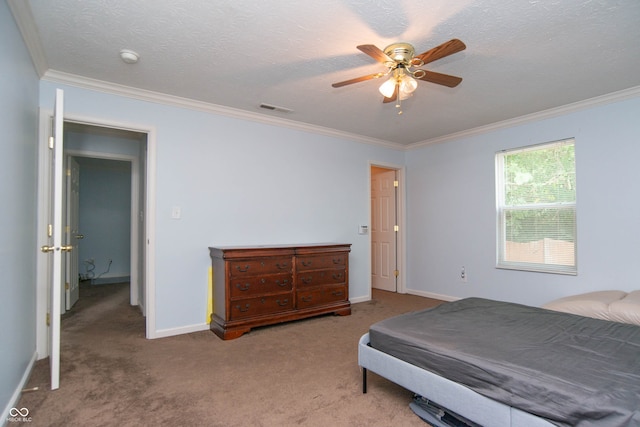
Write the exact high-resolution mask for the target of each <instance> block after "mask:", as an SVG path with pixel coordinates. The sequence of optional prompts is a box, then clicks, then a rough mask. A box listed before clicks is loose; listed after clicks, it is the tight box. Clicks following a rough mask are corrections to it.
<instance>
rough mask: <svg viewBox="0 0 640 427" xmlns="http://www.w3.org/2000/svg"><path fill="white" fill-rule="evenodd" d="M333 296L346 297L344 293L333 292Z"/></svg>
mask: <svg viewBox="0 0 640 427" xmlns="http://www.w3.org/2000/svg"><path fill="white" fill-rule="evenodd" d="M331 295H333V296H334V297H339V296H342V295H344V293H343V292H342V291H333V292H331Z"/></svg>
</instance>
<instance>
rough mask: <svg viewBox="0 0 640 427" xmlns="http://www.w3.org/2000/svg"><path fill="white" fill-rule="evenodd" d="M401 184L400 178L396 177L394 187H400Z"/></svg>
mask: <svg viewBox="0 0 640 427" xmlns="http://www.w3.org/2000/svg"><path fill="white" fill-rule="evenodd" d="M399 185H400V183H399V182H398V180H397V179H396V180H395V181H393V186H394V187H396V188H397V187H398V186H399Z"/></svg>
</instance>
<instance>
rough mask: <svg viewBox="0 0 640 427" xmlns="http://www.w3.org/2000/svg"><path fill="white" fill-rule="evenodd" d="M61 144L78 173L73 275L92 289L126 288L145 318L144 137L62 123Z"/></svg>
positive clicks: (131, 132)
mask: <svg viewBox="0 0 640 427" xmlns="http://www.w3.org/2000/svg"><path fill="white" fill-rule="evenodd" d="M64 141H65V142H64V144H65V150H64V151H65V157H66V158H68V159H69V160H70V161H69V163H71V161H75V162H77V164H78V165H79V167H80V179H79V181H80V190H79V192H80V197H79V235H80V236H82V239H81V240H78V245H77V249H78V250H76V251H75V253H71V254H70V255H71V256H72V257H73V258H74V261H75V262H76V264H77V265H79V267H80V268H79V271H78V272H77V274H78V275H79V276H80V278H82V279H84V281H85V284H86V283H87V282H88V284H89V285H90V286H97V285H100V284H107V283H116V282H129V283H130V292H129V293H130V298H129V302H130V304H131V305H134V306H137V305H139V306H140V308H141V311H142V313H143V315H144V314H145V293H144V286H143V284H144V274H143V272H144V270H145V269H144V259H145V247H146V245H144V226H143V225H144V223H143V222H141V219H142V218H143V217H144V215H143V212H144V211H143V210H142V209H141V206H144V194H145V188H146V182H145V173H144V161H143V159H144V153H146V145H147V135H146V133H141V132H136V131H130V130H122V129H113V128H108V127H102V126H96V125H89V124H83V123H76V122H70V121H65V125H64ZM67 309H69V307H67ZM63 312H64V311H63Z"/></svg>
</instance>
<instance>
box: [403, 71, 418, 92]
mask: <svg viewBox="0 0 640 427" xmlns="http://www.w3.org/2000/svg"><path fill="white" fill-rule="evenodd" d="M417 88H418V82H417V81H416V79H414V78H413V77H411V76H409V75H407V74H405V75H404V76H402V78H401V79H400V93H406V94H411V93H413V91H414V90H416V89H417Z"/></svg>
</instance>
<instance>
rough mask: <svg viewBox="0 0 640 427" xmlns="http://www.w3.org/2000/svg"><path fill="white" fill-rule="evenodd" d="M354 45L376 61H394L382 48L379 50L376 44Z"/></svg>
mask: <svg viewBox="0 0 640 427" xmlns="http://www.w3.org/2000/svg"><path fill="white" fill-rule="evenodd" d="M356 47H357V48H358V49H360V50H361V51H362V52H364V53H366V54H367V55H369V56H370V57H372V58H373V59H375V60H376V61H378V62H382V63H383V64H384V63H385V62H395V61H394V60H393V59H391V57H390V56H389V55H387V54H386V53H384V52H383V51H382V50H380V49H379V48H378V47H377V46H374V45H372V44H361V45H360V46H356Z"/></svg>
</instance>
